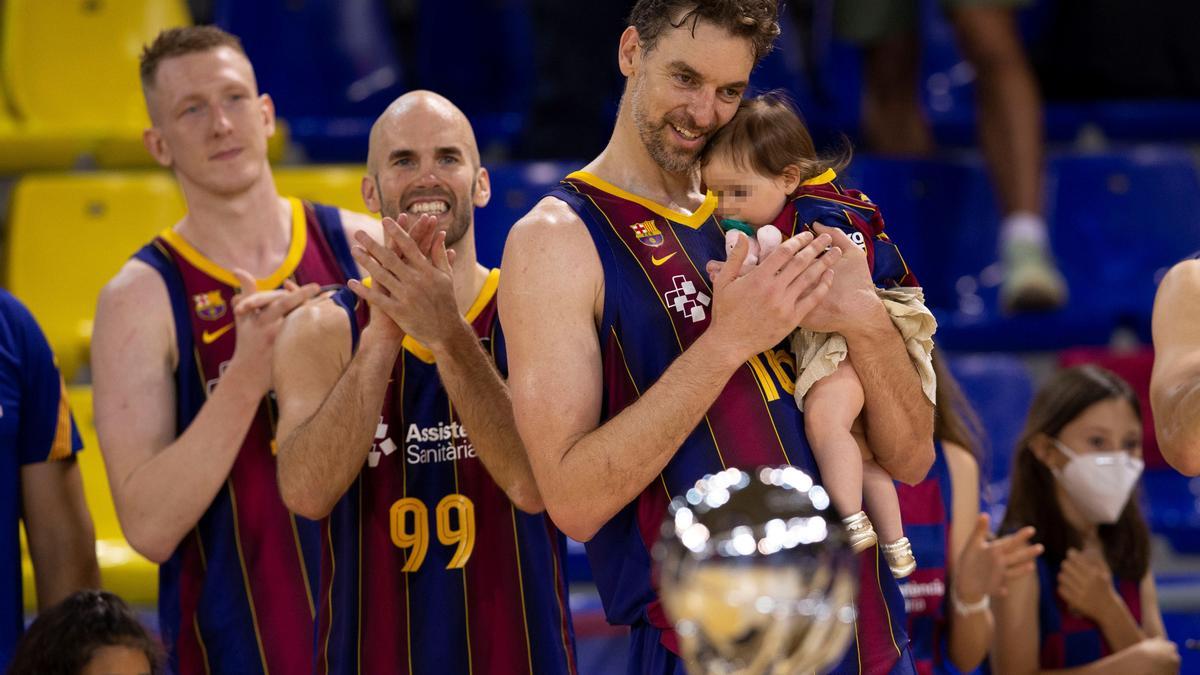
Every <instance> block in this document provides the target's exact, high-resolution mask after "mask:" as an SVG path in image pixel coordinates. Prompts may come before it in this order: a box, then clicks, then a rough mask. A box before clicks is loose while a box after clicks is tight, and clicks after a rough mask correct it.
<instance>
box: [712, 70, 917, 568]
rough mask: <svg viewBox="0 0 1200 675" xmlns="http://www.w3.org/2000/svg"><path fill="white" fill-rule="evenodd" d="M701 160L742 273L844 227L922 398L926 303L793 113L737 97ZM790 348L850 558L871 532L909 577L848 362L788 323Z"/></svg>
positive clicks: (904, 544)
mask: <svg viewBox="0 0 1200 675" xmlns="http://www.w3.org/2000/svg"><path fill="white" fill-rule="evenodd" d="M701 162H702V172H703V176H704V183H705V185H707V187H708V189H710V190H712V191H713V192H714V193H715V194H716V195H717V197H718V198H719V201H718V205H717V212H718V214H719V215H720V216H721V217H722V218H724V220H723V221H722V225H723V227H724V228H725V229H726V247H727V249H728V250H732V248H733V246H734V245H736V243H737V241H738V239H739V238H740V237H743V236H747V237H749V239H750V255H749V256H747V259H746V265H745V267H744V268H743V270H742V273H745V272H746V271H748V269H749V268H750V266H752V265H753V264H757V261H758V260H760V259H762V258H764V257H766V256H767V255H768V254H769V253H770V252H771V250H773V249H774V248H775V247H776V246H778V245H779V243H780V241H781V240H782V239H784V238H787V237H790V236H793V235H795V234H798V233H799V232H800V231H801V229H802V228H807V229H810V230H811V229H812V226H813V224H821V225H826V226H829V227H836V228H838V229H840V230H842V231H843V232H845V233H846V234H847V236H848V237H849V238H850V240H851V241H852V242H854V243H855V244H857V245H858V246H859V247H861V248H862V249H863V250H865V251H866V254H867V264H868V266H869V267H870V269H871V271H872V277H873V279H874V281H875V285H876V286H877V287H878V289H877V292H878V293H879V295H880V297H881V299H882V300H883V303H884V306H885V307H886V308H887V309H888V312H889V314H891V316H892V319H893V322H894V323H895V324H896V326H897V328H899V330H900V333H901V335H902V336H903V337H904V341H905V346H906V347H907V349H908V352H909V355H910V356H911V357H912V359H913V361H914V363H915V364H916V366H917V369H918V371H920V373H921V381H922V382H921V383H922V388H923V390H924V392H925V395H926V396H927V397H929V400H930V402H932V401H933V400H934V395H935V391H936V382H935V379H934V375H933V368H932V365H931V364H930V360H929V358H930V353H931V351H932V349H933V340H932V338H933V332H934V330H935V328H936V326H937V324H936V322H935V321H934V318H933V315H932V314H931V313H930V312H929V310H928V309H926V308H925V305H924V296H923V294H922V292H921V289H920V288H919V287H918V285H917V281H916V278H915V277H914V276H913V275H912V273H911V272H910V271H909V270H908V267H907V265H905V263H904V259H903V258H902V257H901V256H900V252H899V250H898V249H897V248H896V246H895V244H893V243H892V242H891V241H890V240H888V238H887V235H885V234H884V233H883V217H882V216H881V215H880V213H879V209H878V208H877V207H876V206H875V205H874V204H872V203H871V201H870V200H869V199H867V197H866V195H864V194H862V193H861V192H858V191H856V190H847V189H844V188H841V187H839V186H838V185H837V184H836V183H835V182H834V179H835V178H836V177H837V174H836V172H835V169H836V168H840V167H839V166H836V165H831V163H829V162H825V161H822V160H820V159H819V158H818V157H817V155H816V152H815V150H814V148H813V142H812V139H811V137H810V136H809V133H808V130H807V129H806V128H805V127H804V123H803V122H802V121H801V120H800V117H799V115H798V114H797V113H796V112H795V111H794V110H793V109H792V108H791V106H790V105H789V104H788V103H787V102H786V101H785V100H783V99H782V98H780V97H778V96H774V95H772V94H766V95H763V96H759V97H756V98H749V99H746V100H744V101H743V102H742V104H741V106H740V107H739V108H738V112H737V115H736V116H735V117H734V118H733V120H732V121H730V122H729V124H727V125H726V126H725V127H723V128H722V129H721V130H720V131H719V132H718V133H717V134H716V135H715V136H714V137H713V139H712V140H711V142H710V143H709V145H708V147H707V148H706V149H705V152H704V156H703V157H702V158H701ZM792 350H793V352H794V353H795V355H796V371H797V372H796V390H795V396H796V403H797V405H799V406H800V409H801V410H804V411H805V414H804V430H805V434H806V435H807V437H808V441H809V443H810V444H811V445H812V449H813V455H814V457H815V458H816V460H817V465H818V467H819V468H820V471H821V477H822V480H823V481H824V485H825V489H826V490H827V491H828V492H829V495H830V498H831V499H832V500H833V504H834V506H835V507H837V509H838V510H839V511H840V512H841V513H842V514H850V515H847V516H846V517H845V518H844V519H843V522H844V524H845V525H846V529H847V531H848V533H849V534H850V541H851V545H852V546H853V547H854V550H855V551H856V552H859V551H864V550H866V549H868V548H870V547H871V546H873V545H875V544H876V543H877V542H878V541H879V538H880V537H881V538H882V540H883V544H882V546H881V548H882V550H883V553H884V556H885V557H886V558H887V561H888V566H889V567H890V568H891V570H892V574H893V575H894V576H895V577H897V578H901V577H905V576H908V575H909V574H911V573H912V571H913V570H914V569H915V568H916V560H915V559H914V558H913V554H912V546H911V545H910V544H909V541H908V538H907V537H905V536H904V528H903V525H902V524H901V522H900V503H899V500H898V499H897V497H896V487H895V485H894V484H893V482H892V477H891V475H889V474H888V473H887V472H886V471H884V470H883V468H882V467H880V466H879V465H878V464H876V463H875V461H874V459H873V456H872V455H871V452H870V450H869V449H868V448H867V446H866V443H865V436H864V434H863V433H862V430H861V425H860V424H859V422H858V419H859V416H860V414H861V413H862V408H863V389H862V384H861V383H860V382H859V379H858V375H857V374H856V373H855V372H854V367H853V366H852V365H851V363H850V361H849V360H848V359H847V358H846V356H847V351H846V340H845V338H843V337H842V336H841V335H838V334H836V333H832V334H831V333H814V332H813V331H810V330H807V329H804V328H797V330H796V331H795V332H794V333H793V334H792ZM864 502H865V504H866V512H864V510H863V505H864ZM867 513H870V517H869V518H868V516H867ZM872 521H874V525H872ZM876 529H878V532H879V534H878V535H876Z"/></svg>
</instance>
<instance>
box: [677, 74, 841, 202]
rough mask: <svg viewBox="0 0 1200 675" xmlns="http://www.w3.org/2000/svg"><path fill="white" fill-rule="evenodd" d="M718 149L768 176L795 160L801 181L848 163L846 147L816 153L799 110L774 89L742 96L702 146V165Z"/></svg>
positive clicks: (736, 161)
mask: <svg viewBox="0 0 1200 675" xmlns="http://www.w3.org/2000/svg"><path fill="white" fill-rule="evenodd" d="M719 153H728V154H727V155H726V156H727V157H729V158H730V159H731V160H732V161H733V163H734V165H735V166H737V167H738V168H741V169H750V170H752V171H754V172H755V173H757V174H759V175H761V176H764V177H767V178H775V177H778V176H782V175H783V174H784V170H785V169H786V168H787V167H788V165H791V164H794V165H796V166H797V167H799V168H800V180H801V181H805V180H808V179H810V178H815V177H817V176H819V175H821V174H822V173H824V172H825V171H826V170H827V169H833V170H835V171H839V170H841V169H842V168H843V167H845V166H846V165H847V164H849V163H850V157H849V152H848V151H847V152H845V153H843V154H842V155H841V156H838V157H832V158H826V157H820V156H818V155H817V150H816V148H815V147H814V145H813V140H812V136H811V135H810V134H809V133H808V128H807V127H805V126H804V120H803V119H801V117H800V113H799V112H798V111H797V110H796V108H795V106H793V105H792V103H791V102H790V101H789V100H788V99H787V97H786V96H785V95H784V94H783V93H781V92H776V91H771V92H767V93H765V94H760V95H759V96H754V97H750V98H745V99H742V102H741V105H739V106H738V110H737V114H736V115H734V116H733V119H731V120H730V121H729V123H728V124H726V125H725V126H723V127H721V129H720V130H719V131H717V133H716V134H715V135H713V137H712V140H710V141H709V143H708V146H707V147H705V148H704V152H703V154H702V155H701V156H700V163H701V165H704V164H707V163H708V162H709V161H710V160H711V159H712V158H713V157H716V156H717V155H718V154H719Z"/></svg>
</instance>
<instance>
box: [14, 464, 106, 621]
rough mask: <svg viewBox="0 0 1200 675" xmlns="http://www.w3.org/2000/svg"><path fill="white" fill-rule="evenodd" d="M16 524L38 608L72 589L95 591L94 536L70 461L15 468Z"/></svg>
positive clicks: (97, 578)
mask: <svg viewBox="0 0 1200 675" xmlns="http://www.w3.org/2000/svg"><path fill="white" fill-rule="evenodd" d="M92 452H96V450H94V449H93V450H92ZM21 520H23V521H24V522H25V537H26V540H27V541H28V542H29V559H30V561H31V562H32V563H33V577H34V583H35V584H36V586H37V599H38V609H39V610H42V609H46V608H48V607H53V606H54V605H57V604H58V603H59V602H61V601H62V600H63V599H65V598H66V597H67V596H68V595H71V594H72V593H74V592H75V591H79V590H83V589H87V588H99V587H100V566H99V564H98V563H97V562H96V534H95V531H94V529H93V527H92V514H91V512H90V511H89V510H88V506H87V500H85V499H84V496H83V478H82V476H81V474H80V472H79V464H78V463H76V461H75V458H74V457H71V458H68V459H64V460H60V461H56V462H54V461H52V462H41V463H37V464H26V465H25V466H22V467H21Z"/></svg>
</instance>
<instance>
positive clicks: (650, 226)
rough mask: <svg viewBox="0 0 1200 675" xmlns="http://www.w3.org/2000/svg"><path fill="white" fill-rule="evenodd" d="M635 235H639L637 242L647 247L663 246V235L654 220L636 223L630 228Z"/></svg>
mask: <svg viewBox="0 0 1200 675" xmlns="http://www.w3.org/2000/svg"><path fill="white" fill-rule="evenodd" d="M629 228H630V229H632V230H633V233H634V234H635V235H637V240H638V241H639V242H640V243H643V244H645V245H647V246H650V247H654V246H662V243H663V234H662V232H660V231H659V229H658V226H657V225H655V224H654V221H653V220H646V221H643V222H640V223H634V224H633V225H630V226H629Z"/></svg>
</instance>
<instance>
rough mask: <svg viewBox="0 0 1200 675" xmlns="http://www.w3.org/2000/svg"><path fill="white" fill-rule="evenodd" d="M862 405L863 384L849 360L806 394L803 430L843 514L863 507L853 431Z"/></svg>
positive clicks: (826, 486) (861, 461) (861, 463)
mask: <svg viewBox="0 0 1200 675" xmlns="http://www.w3.org/2000/svg"><path fill="white" fill-rule="evenodd" d="M862 407H863V390H862V384H861V383H860V382H859V381H858V376H857V375H856V374H855V373H854V369H853V368H852V367H851V366H850V362H849V361H842V363H841V364H839V365H838V367H837V370H835V371H834V372H833V374H832V375H830V376H829V377H826V378H823V379H821V380H818V381H817V382H816V383H814V384H813V386H812V388H811V389H809V390H808V394H807V395H806V396H805V397H804V433H805V434H806V435H807V436H808V443H809V445H810V446H812V449H813V456H814V457H815V458H816V460H817V466H818V467H820V469H821V479H822V482H823V483H824V485H825V490H826V491H827V492H829V497H830V499H831V500H832V501H833V505H834V506H835V507H836V508H837V510H838V511H839V512H840V513H841V514H842V516H850V515H853V514H855V513H858V512H859V511H861V510H862V500H863V460H862V455H861V454H860V452H859V448H858V443H857V442H856V441H855V440H854V436H853V435H851V433H850V427H851V426H852V425H853V424H854V420H855V418H857V417H858V415H859V413H860V412H862Z"/></svg>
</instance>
